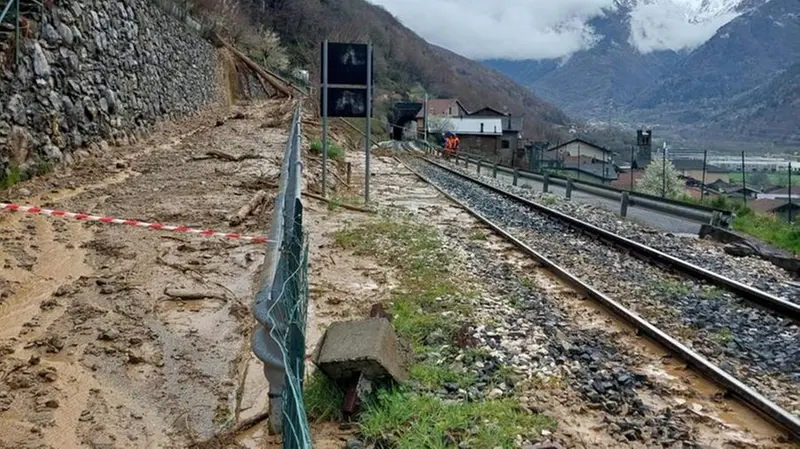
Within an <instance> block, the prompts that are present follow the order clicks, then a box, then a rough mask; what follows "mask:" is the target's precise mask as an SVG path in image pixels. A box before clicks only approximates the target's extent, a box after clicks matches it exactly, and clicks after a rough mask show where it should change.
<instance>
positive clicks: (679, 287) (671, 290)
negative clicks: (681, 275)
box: [655, 279, 692, 296]
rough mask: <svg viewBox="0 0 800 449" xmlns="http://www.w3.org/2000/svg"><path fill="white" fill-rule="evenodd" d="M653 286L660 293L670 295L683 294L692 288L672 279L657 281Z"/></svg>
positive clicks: (686, 293) (688, 292) (689, 291)
mask: <svg viewBox="0 0 800 449" xmlns="http://www.w3.org/2000/svg"><path fill="white" fill-rule="evenodd" d="M655 287H656V289H657V290H658V291H660V292H661V293H663V294H665V295H670V296H685V295H688V294H690V293H691V292H692V288H691V287H690V286H689V285H687V284H684V283H683V282H681V281H676V280H673V279H667V280H663V281H659V282H658V283H656V285H655Z"/></svg>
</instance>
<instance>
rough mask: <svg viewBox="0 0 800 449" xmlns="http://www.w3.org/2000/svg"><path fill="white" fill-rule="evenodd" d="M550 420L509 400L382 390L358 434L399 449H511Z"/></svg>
mask: <svg viewBox="0 0 800 449" xmlns="http://www.w3.org/2000/svg"><path fill="white" fill-rule="evenodd" d="M555 426H556V423H555V421H554V420H553V419H552V418H549V417H547V416H545V415H541V414H530V413H527V412H526V411H525V410H523V409H522V408H521V407H520V406H519V404H518V403H516V402H515V401H513V400H498V401H488V402H467V403H452V402H443V401H441V400H439V399H437V398H435V397H432V396H427V395H419V394H416V393H413V392H409V391H404V390H391V391H389V390H386V391H382V392H380V393H379V394H378V396H377V398H376V400H375V401H373V402H371V403H369V404H367V405H366V407H365V410H364V413H363V414H362V418H361V433H362V435H364V436H365V437H366V438H367V439H369V440H373V441H377V440H381V439H382V440H388V443H389V444H390V445H391V447H394V448H397V449H419V448H426V449H438V448H447V447H457V446H458V445H459V444H460V443H466V444H467V446H468V447H480V448H495V447H502V448H513V447H516V443H515V439H516V436H517V435H528V434H533V433H539V432H541V430H542V429H553V428H555Z"/></svg>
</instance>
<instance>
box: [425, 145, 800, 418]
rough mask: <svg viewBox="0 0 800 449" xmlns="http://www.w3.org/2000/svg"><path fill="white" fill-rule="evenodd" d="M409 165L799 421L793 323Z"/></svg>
mask: <svg viewBox="0 0 800 449" xmlns="http://www.w3.org/2000/svg"><path fill="white" fill-rule="evenodd" d="M412 166H413V167H414V168H415V169H417V170H419V171H420V172H421V173H422V174H424V175H425V176H426V177H428V178H429V179H431V180H432V181H434V182H435V183H436V184H437V185H439V186H440V187H442V188H443V189H445V190H446V191H448V192H449V193H451V194H452V195H453V196H455V197H456V198H458V199H460V200H462V201H464V202H465V203H466V204H468V205H469V206H471V207H472V208H474V209H476V210H477V211H478V212H480V213H482V214H483V215H485V216H486V217H487V218H489V219H491V220H493V221H495V222H496V223H498V224H500V225H502V226H504V227H506V228H507V229H509V230H510V231H512V232H513V233H514V234H515V235H518V236H520V237H521V238H522V239H523V240H524V241H525V242H526V243H528V244H530V245H531V246H532V247H534V248H535V249H537V250H538V251H540V252H541V253H543V254H544V255H545V256H547V257H549V258H551V260H554V261H555V262H556V263H559V264H560V265H562V266H563V267H565V268H566V269H567V270H569V271H571V272H573V273H574V274H576V275H577V276H579V277H580V278H582V279H583V280H584V281H587V282H588V283H589V284H590V285H592V286H594V287H595V288H598V289H599V290H601V291H603V292H605V293H607V294H610V295H611V296H612V297H615V298H616V299H617V300H620V301H622V302H623V303H624V304H626V305H627V306H628V307H631V308H632V309H634V310H636V311H637V312H638V313H640V314H642V315H643V316H645V317H646V318H648V319H649V320H651V321H652V322H653V323H654V324H656V325H658V326H660V327H662V328H663V329H664V330H666V331H668V332H669V333H671V334H672V335H673V336H676V337H678V338H679V339H681V340H682V341H683V342H684V343H685V344H687V345H689V346H690V347H693V348H694V349H695V350H697V351H699V352H701V353H702V354H704V355H705V356H706V357H708V358H709V359H711V360H712V361H714V362H715V363H717V364H719V365H720V366H721V367H722V368H723V369H726V370H727V371H729V372H730V373H732V374H734V375H736V376H737V377H739V378H740V379H748V383H750V384H751V385H752V386H754V387H756V388H757V389H758V390H759V391H761V392H762V393H763V394H765V395H766V396H767V397H770V398H771V399H772V400H774V401H776V402H777V403H779V404H781V405H782V406H783V407H784V408H786V409H787V410H789V411H791V412H792V413H794V414H796V415H800V395H799V394H798V391H800V388H798V384H799V383H800V329H799V328H798V326H797V325H796V324H795V323H793V322H792V321H790V320H786V319H782V318H779V317H777V316H775V315H774V314H772V313H769V312H765V311H762V310H759V309H756V308H753V307H750V306H749V305H748V303H746V302H743V301H741V300H739V299H738V298H736V297H733V296H732V295H730V294H728V293H726V292H723V291H720V290H718V289H715V288H713V287H709V286H707V285H704V284H702V283H700V282H697V281H694V280H692V279H686V278H682V277H679V276H675V275H671V274H667V273H665V272H663V271H661V270H659V269H658V268H656V267H654V266H651V265H648V264H646V263H644V262H642V261H640V260H638V259H635V258H633V257H631V256H629V255H627V254H625V253H623V252H620V251H618V250H617V249H616V248H614V247H611V246H608V245H606V244H603V243H600V242H597V241H595V240H591V239H589V238H588V237H586V236H584V235H581V234H579V233H577V232H575V231H573V230H571V229H570V228H568V227H567V226H565V225H563V224H561V223H559V222H557V221H555V220H552V219H549V218H547V217H545V216H543V215H541V214H536V213H532V212H531V211H530V210H529V209H528V208H526V207H524V206H522V205H519V204H516V203H514V202H512V201H510V200H508V199H506V198H505V197H502V196H501V195H498V194H495V193H492V192H490V191H488V190H487V189H485V188H481V187H480V186H478V185H476V184H474V183H470V182H468V181H466V180H464V179H462V178H460V177H458V176H457V175H454V174H451V173H448V172H446V171H444V170H442V169H439V168H436V167H434V166H432V165H430V164H428V163H425V162H423V161H420V160H416V161H412ZM554 236H558V238H554Z"/></svg>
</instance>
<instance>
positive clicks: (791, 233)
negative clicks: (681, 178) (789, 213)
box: [680, 196, 800, 254]
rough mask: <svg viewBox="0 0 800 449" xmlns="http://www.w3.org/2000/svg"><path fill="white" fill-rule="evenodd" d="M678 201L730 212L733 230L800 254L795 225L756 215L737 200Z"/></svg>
mask: <svg viewBox="0 0 800 449" xmlns="http://www.w3.org/2000/svg"><path fill="white" fill-rule="evenodd" d="M680 199H681V200H683V201H687V202H690V203H695V204H704V205H707V206H712V207H716V208H718V209H729V210H732V211H733V213H734V215H735V216H736V218H734V220H733V229H734V230H736V231H739V232H742V233H745V234H748V235H751V236H753V237H756V238H757V239H759V240H763V241H765V242H767V243H769V244H771V245H774V246H776V247H778V248H781V249H785V250H787V251H791V252H792V253H793V254H798V253H800V226H798V225H797V224H796V223H787V222H785V221H783V220H780V219H779V218H776V217H773V216H770V215H762V214H757V213H755V212H753V210H752V209H750V207H749V206H747V205H745V204H744V202H742V201H741V200H739V199H731V198H727V197H724V196H719V197H716V198H712V199H709V198H705V199H704V200H703V201H700V200H698V199H695V198H690V197H688V196H684V197H682V198H680ZM799 218H800V217H799Z"/></svg>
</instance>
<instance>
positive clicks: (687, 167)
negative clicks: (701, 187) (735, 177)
mask: <svg viewBox="0 0 800 449" xmlns="http://www.w3.org/2000/svg"><path fill="white" fill-rule="evenodd" d="M672 166H673V167H675V170H676V171H677V172H678V173H680V175H681V176H683V177H684V178H691V179H694V180H696V181H701V182H702V181H704V180H705V183H706V184H711V183H714V182H717V181H725V182H728V180H729V177H728V173H729V171H728V170H727V169H725V168H722V167H717V166H715V165H709V164H703V160H702V159H673V160H672ZM704 172H705V175H704Z"/></svg>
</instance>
